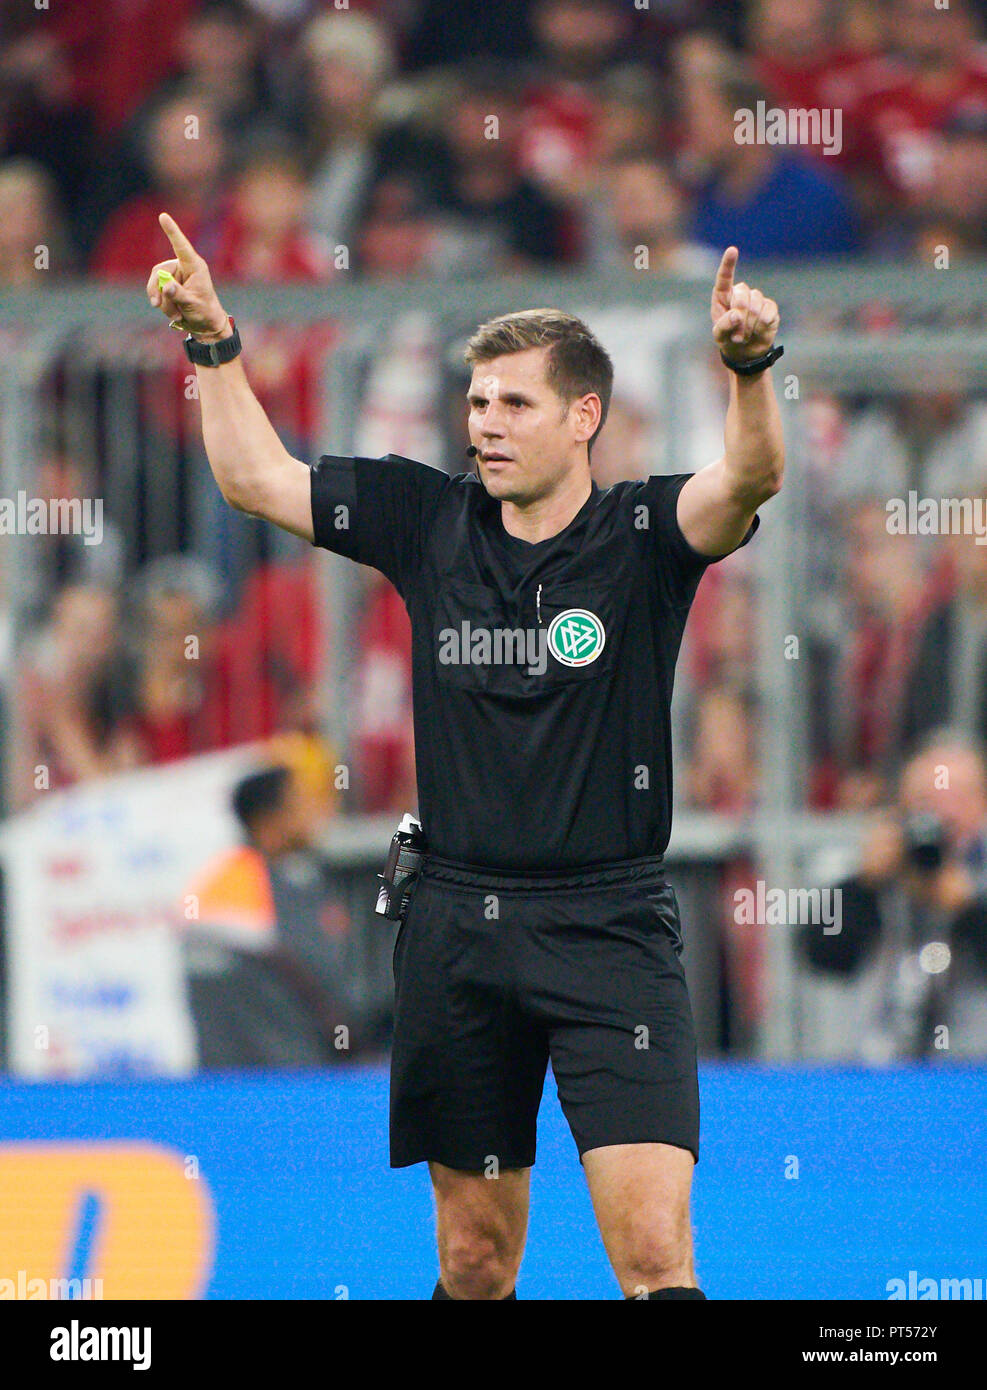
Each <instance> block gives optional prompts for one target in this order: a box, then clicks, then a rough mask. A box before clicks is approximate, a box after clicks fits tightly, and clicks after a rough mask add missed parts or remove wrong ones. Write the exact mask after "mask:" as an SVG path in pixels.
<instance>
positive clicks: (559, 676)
mask: <svg viewBox="0 0 987 1390" xmlns="http://www.w3.org/2000/svg"><path fill="white" fill-rule="evenodd" d="M539 583H540V584H541V593H540V594H539V592H538V586H539ZM629 597H630V596H629V595H628V593H627V592H626V587H625V586H624V585H623V583H622V581H621V578H620V577H619V576H617V575H610V576H594V577H592V578H588V579H585V580H578V581H572V582H569V583H565V584H557V583H553V581H552V580H551V579H548V580H546V579H542V580H538V579H535V580H534V581H532V582H529V583H526V584H525V585H524V587H523V589H522V590H521V593H520V595H519V598H518V599H517V600H516V601H515V600H512V599H511V598H508V597H505V596H504V595H503V594H502V593H501V592H500V591H499V590H498V589H495V588H493V587H490V586H487V585H485V584H478V583H474V582H472V581H466V580H462V579H458V578H456V577H454V576H452V575H444V576H442V577H441V578H439V577H438V576H436V579H435V586H434V589H433V598H434V608H433V622H434V629H433V630H434V633H435V643H436V667H435V669H436V675H437V677H438V680H439V681H440V682H441V683H442V684H444V685H452V686H458V687H459V688H461V689H465V690H475V691H484V692H486V693H488V694H491V695H504V696H513V697H520V698H536V697H537V696H539V695H544V694H546V693H548V692H549V691H551V690H555V689H557V688H559V687H561V686H569V685H578V684H581V683H584V682H586V681H594V680H599V679H600V678H601V677H602V676H605V675H608V674H609V673H611V672H612V670H613V668H614V665H615V661H616V655H617V650H618V646H619V642H620V639H621V636H622V631H623V626H624V618H625V615H626V604H627V602H628V599H629Z"/></svg>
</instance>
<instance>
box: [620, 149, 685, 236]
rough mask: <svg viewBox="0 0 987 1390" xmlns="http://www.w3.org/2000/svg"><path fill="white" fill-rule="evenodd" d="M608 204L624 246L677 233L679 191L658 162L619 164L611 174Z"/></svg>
mask: <svg viewBox="0 0 987 1390" xmlns="http://www.w3.org/2000/svg"><path fill="white" fill-rule="evenodd" d="M610 206H611V210H612V213H613V218H614V221H615V222H616V224H617V230H618V232H619V233H620V236H621V239H622V241H623V242H624V245H625V246H632V247H633V246H635V245H637V243H638V242H639V241H642V240H643V241H645V243H650V242H651V241H652V240H658V241H664V240H665V239H667V238H674V237H676V236H677V232H678V223H679V213H680V205H679V199H678V194H677V193H676V191H675V188H674V186H673V185H672V182H671V180H670V179H669V178H668V176H667V174H666V173H665V171H664V170H663V169H662V168H661V166H660V165H658V164H654V163H649V162H645V161H643V160H642V161H641V162H640V163H636V164H632V163H626V164H621V165H618V166H617V168H616V169H615V170H614V171H613V174H612V176H611V178H610Z"/></svg>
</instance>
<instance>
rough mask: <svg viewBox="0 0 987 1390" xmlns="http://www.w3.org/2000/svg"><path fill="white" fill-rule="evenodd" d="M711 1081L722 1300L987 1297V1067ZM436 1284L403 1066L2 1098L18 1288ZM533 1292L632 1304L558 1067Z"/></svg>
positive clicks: (704, 1189) (0, 1157) (534, 1243)
mask: <svg viewBox="0 0 987 1390" xmlns="http://www.w3.org/2000/svg"><path fill="white" fill-rule="evenodd" d="M701 1090H702V1106H703V1115H702V1127H703V1138H702V1152H701V1159H700V1163H699V1166H698V1168H697V1170H696V1177H695V1187H694V1200H693V1218H694V1225H695V1232H696V1267H697V1274H698V1278H699V1281H700V1283H701V1285H702V1286H703V1287H704V1288H705V1290H706V1292H707V1294H708V1296H709V1297H710V1298H742V1299H773V1298H823V1299H864V1298H876V1299H886V1298H888V1297H889V1296H890V1295H891V1294H892V1293H894V1292H895V1291H898V1292H899V1293H900V1292H904V1296H906V1297H907V1296H908V1293H909V1291H910V1292H911V1296H912V1297H915V1296H916V1289H922V1288H924V1289H926V1290H929V1289H931V1287H932V1285H931V1284H929V1283H926V1284H924V1285H923V1284H922V1283H920V1282H919V1281H923V1280H925V1281H935V1284H936V1286H937V1288H938V1287H945V1286H944V1285H942V1284H941V1281H949V1280H967V1279H968V1280H971V1281H973V1280H978V1281H979V1285H980V1288H981V1289H984V1290H987V1200H985V1195H987V1143H985V1139H987V1124H985V1116H987V1069H985V1068H977V1067H968V1066H959V1065H957V1066H950V1065H941V1066H934V1065H931V1064H930V1065H918V1066H915V1067H905V1068H895V1069H889V1070H883V1071H870V1070H863V1069H855V1068H845V1069H844V1068H831V1067H809V1068H800V1069H789V1068H769V1067H761V1066H748V1065H738V1064H729V1065H728V1064H723V1065H716V1064H713V1065H706V1066H704V1067H703V1068H702V1069H701ZM435 1277H436V1260H435V1243H434V1218H433V1211H432V1202H431V1195H430V1190H429V1183H428V1175H427V1170H426V1168H425V1167H424V1166H423V1165H418V1166H416V1167H413V1168H406V1169H400V1170H391V1169H390V1168H389V1167H388V1162H387V1073H386V1070H385V1069H382V1068H377V1067H374V1068H367V1067H365V1068H359V1067H355V1066H354V1067H350V1068H340V1069H339V1070H337V1071H332V1072H320V1073H318V1074H315V1073H305V1074H286V1073H278V1074H273V1073H264V1074H256V1073H241V1074H237V1075H233V1074H229V1075H221V1076H220V1075H216V1076H208V1077H200V1078H197V1079H194V1080H189V1081H157V1082H154V1081H141V1082H130V1083H117V1082H101V1083H93V1084H85V1085H81V1084H76V1083H72V1084H63V1083H58V1082H45V1083H27V1084H25V1083H20V1082H3V1083H0V1296H3V1297H8V1298H9V1297H18V1296H20V1297H25V1296H38V1297H41V1296H48V1295H46V1294H44V1293H42V1292H41V1290H42V1289H43V1288H44V1287H46V1282H45V1281H57V1280H59V1279H63V1280H64V1279H77V1280H79V1281H82V1280H86V1279H88V1280H90V1281H91V1287H92V1288H93V1289H94V1292H95V1296H102V1297H105V1298H112V1297H138V1298H140V1297H145V1298H187V1297H194V1298H199V1297H204V1298H214V1299H251V1298H288V1299H342V1298H351V1299H393V1298H427V1297H429V1295H430V1293H431V1290H432V1286H433V1283H434V1280H435ZM96 1280H98V1281H100V1282H99V1284H98V1285H97V1284H96V1283H95V1281H96ZM31 1281H35V1283H33V1284H32V1282H31ZM38 1281H40V1282H38ZM896 1281H900V1287H899V1283H898V1282H896ZM973 1287H974V1288H975V1287H976V1286H975V1285H974V1286H973ZM32 1289H37V1290H38V1292H37V1293H36V1294H35V1293H32ZM518 1296H519V1297H520V1298H531V1299H605V1298H618V1297H619V1290H618V1288H617V1285H616V1282H615V1280H614V1278H613V1275H612V1273H611V1271H610V1269H609V1266H608V1264H607V1260H606V1257H605V1255H604V1252H603V1248H602V1245H601V1243H600V1238H599V1235H598V1233H597V1230H596V1227H595V1223H594V1219H593V1213H592V1208H591V1206H590V1202H589V1198H588V1195H587V1192H586V1188H585V1183H584V1181H583V1177H582V1170H581V1168H580V1165H579V1161H578V1157H577V1155H576V1151H575V1148H574V1146H573V1143H572V1140H571V1138H570V1136H569V1132H568V1129H567V1127H566V1124H565V1121H564V1119H563V1117H562V1114H561V1111H560V1109H559V1106H558V1101H557V1098H556V1096H555V1087H554V1084H553V1082H552V1078H551V1073H549V1079H548V1083H547V1085H546V1090H545V1097H544V1101H543V1104H542V1111H541V1117H540V1122H539V1145H538V1159H537V1163H536V1166H535V1170H534V1174H533V1177H532V1209H531V1221H530V1233H529V1241H528V1248H527V1253H526V1255H525V1260H524V1265H523V1267H522V1271H521V1277H520V1279H519V1282H518ZM926 1296H928V1295H926ZM940 1296H941V1295H940ZM947 1296H949V1295H947ZM952 1296H956V1295H955V1294H954V1295H952ZM981 1296H982V1295H981Z"/></svg>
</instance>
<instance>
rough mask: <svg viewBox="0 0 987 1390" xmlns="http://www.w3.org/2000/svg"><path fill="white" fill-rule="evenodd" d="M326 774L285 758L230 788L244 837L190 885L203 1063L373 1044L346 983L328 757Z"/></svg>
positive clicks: (283, 1057)
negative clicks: (307, 773) (328, 828)
mask: <svg viewBox="0 0 987 1390" xmlns="http://www.w3.org/2000/svg"><path fill="white" fill-rule="evenodd" d="M308 780H309V781H310V780H311V779H308ZM321 781H322V788H321V792H322V795H321V797H319V796H318V795H313V790H314V789H313V787H312V786H311V785H310V786H306V785H305V781H304V780H303V779H302V777H301V776H300V774H299V770H298V768H297V766H291V765H286V764H285V763H281V762H276V763H274V764H272V765H269V766H265V767H262V768H261V769H260V770H258V771H256V772H252V773H250V774H249V775H248V776H246V777H244V778H243V779H242V780H241V781H240V782H239V783H238V784H237V786H236V787H235V788H234V791H233V798H232V801H233V810H234V812H235V814H236V817H237V819H238V821H239V822H240V825H241V827H242V832H243V839H244V843H243V845H242V846H241V847H239V848H237V849H233V850H230V851H227V852H226V853H224V854H222V855H220V856H219V857H218V859H216V860H214V861H213V862H212V863H210V864H208V865H207V866H206V867H205V869H204V870H203V872H202V873H201V875H200V876H199V878H198V879H197V880H196V881H195V882H194V883H193V884H192V885H190V892H191V896H192V900H193V901H195V902H196V904H197V909H198V910H197V915H196V917H195V919H194V924H190V925H189V927H188V929H187V931H186V934H185V956H186V962H187V969H188V989H189V1003H190V1007H191V1010H192V1014H193V1018H194V1020H195V1024H196V1030H197V1034H198V1051H199V1065H200V1066H201V1067H202V1068H203V1069H206V1070H209V1069H214V1068H222V1067H255V1066H267V1067H303V1066H326V1065H331V1064H333V1063H337V1062H345V1061H348V1060H350V1059H351V1058H352V1057H353V1056H355V1055H357V1054H358V1053H360V1052H361V1051H364V1050H365V1048H366V1045H367V1042H368V1040H369V1039H368V1033H367V1030H365V1029H364V1028H363V1026H362V1020H361V1018H360V1015H359V1013H358V1012H357V1010H356V1008H355V1006H354V1003H353V1001H352V1000H350V999H349V998H348V997H347V990H346V977H345V970H344V966H345V960H344V946H345V939H346V933H347V931H348V929H349V922H350V918H349V911H348V908H347V905H346V899H345V892H344V886H343V884H342V882H341V881H339V880H338V879H337V877H336V875H334V874H333V873H332V872H331V871H329V870H328V869H327V868H326V866H325V865H324V863H323V862H322V859H321V857H320V856H319V855H318V853H317V851H316V846H317V843H318V840H319V838H320V836H321V832H322V828H323V826H324V824H325V822H326V820H327V819H328V814H329V809H330V808H329V795H330V786H331V783H330V781H329V777H328V769H325V770H324V772H323V775H322V777H321ZM186 901H188V899H186Z"/></svg>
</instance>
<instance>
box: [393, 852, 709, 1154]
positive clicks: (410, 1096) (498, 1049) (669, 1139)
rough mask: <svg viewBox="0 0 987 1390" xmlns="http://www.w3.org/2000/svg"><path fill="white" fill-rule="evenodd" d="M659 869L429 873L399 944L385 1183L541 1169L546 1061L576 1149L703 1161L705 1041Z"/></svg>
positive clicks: (652, 862) (657, 864) (428, 866)
mask: <svg viewBox="0 0 987 1390" xmlns="http://www.w3.org/2000/svg"><path fill="white" fill-rule="evenodd" d="M681 949H682V938H681V934H680V930H679V911H678V903H677V901H676V897H675V890H674V889H673V888H672V886H671V884H670V883H668V882H666V880H665V875H664V870H663V869H662V867H661V860H660V859H643V860H628V861H626V862H624V863H621V864H614V865H608V866H607V867H605V868H600V869H596V870H586V871H580V872H573V873H563V874H559V873H540V874H538V873H536V874H513V873H512V874H505V873H498V872H496V871H487V870H482V869H473V868H470V867H469V866H466V865H461V864H452V863H449V862H448V861H444V860H441V859H437V858H436V857H435V856H434V855H430V856H428V857H427V858H426V860H425V864H424V867H423V870H422V874H421V877H420V878H419V880H418V882H417V883H416V885H415V887H414V890H413V895H412V901H411V905H410V907H409V908H408V912H407V915H406V917H405V921H404V923H403V924H402V926H401V928H400V930H399V932H398V937H397V940H396V942H395V945H394V981H395V1021H394V1047H393V1053H392V1057H391V1125H390V1131H391V1167H392V1168H403V1167H405V1166H406V1165H408V1164H410V1163H421V1162H423V1161H424V1160H426V1159H431V1160H434V1161H436V1162H438V1163H442V1164H444V1165H446V1166H447V1167H449V1168H457V1169H462V1170H464V1171H471V1172H481V1171H484V1170H485V1169H487V1168H488V1167H489V1164H490V1160H491V1159H492V1158H496V1160H497V1163H498V1166H499V1167H500V1168H528V1167H530V1166H531V1165H532V1164H533V1163H534V1161H535V1122H536V1118H537V1114H538V1105H539V1102H540V1100H541V1095H542V1089H543V1087H544V1082H545V1072H546V1067H547V1063H548V1059H549V1058H551V1062H552V1071H553V1073H554V1076H555V1080H556V1084H557V1086H558V1094H559V1101H560V1103H561V1105H562V1110H563V1113H564V1114H565V1117H566V1120H567V1121H568V1124H569V1128H570V1130H571V1131H572V1136H573V1138H574V1140H575V1142H576V1146H577V1148H578V1150H579V1156H580V1159H581V1158H582V1156H583V1154H584V1153H586V1151H587V1150H588V1149H595V1148H600V1147H601V1146H603V1145H607V1144H636V1143H662V1144H675V1145H678V1146H679V1147H680V1148H684V1149H688V1150H689V1151H690V1152H691V1153H692V1155H693V1157H694V1158H695V1160H696V1161H697V1162H698V1160H699V1082H698V1076H697V1070H696V1038H695V1030H694V1027H693V1021H692V1010H691V1007H690V1004H689V995H688V991H687V989H686V983H685V975H684V973H683V970H682V965H681V962H680V959H679V956H680V953H681Z"/></svg>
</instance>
